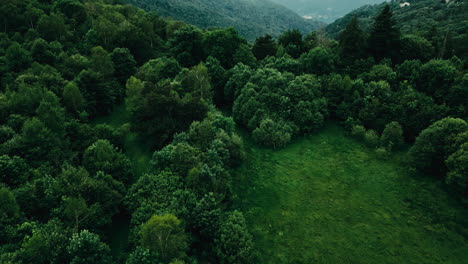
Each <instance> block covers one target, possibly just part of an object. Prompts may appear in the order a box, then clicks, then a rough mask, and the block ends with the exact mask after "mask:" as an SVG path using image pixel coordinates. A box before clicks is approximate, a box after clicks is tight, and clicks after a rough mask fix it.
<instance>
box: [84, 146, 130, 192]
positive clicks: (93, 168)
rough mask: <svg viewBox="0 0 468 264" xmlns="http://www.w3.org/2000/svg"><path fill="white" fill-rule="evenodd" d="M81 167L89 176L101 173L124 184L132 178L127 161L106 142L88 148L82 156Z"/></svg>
mask: <svg viewBox="0 0 468 264" xmlns="http://www.w3.org/2000/svg"><path fill="white" fill-rule="evenodd" d="M83 165H84V167H85V168H86V169H87V170H88V171H89V172H90V173H91V174H94V173H96V172H98V171H102V172H104V173H106V174H109V175H111V176H112V177H113V178H115V179H116V180H119V181H122V182H125V183H128V182H130V181H131V179H132V177H133V174H132V170H131V165H130V161H129V159H128V158H127V157H126V156H125V155H124V154H122V153H121V152H120V151H118V150H117V149H116V148H115V147H114V146H113V145H112V144H111V143H110V142H109V141H108V140H98V141H96V142H95V143H94V144H93V145H91V146H90V147H88V148H87V149H86V150H85V152H84V154H83Z"/></svg>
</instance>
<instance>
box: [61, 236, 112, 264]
mask: <svg viewBox="0 0 468 264" xmlns="http://www.w3.org/2000/svg"><path fill="white" fill-rule="evenodd" d="M67 251H68V254H69V255H70V260H71V261H70V264H107V263H112V258H111V256H110V249H109V246H108V245H106V244H105V243H103V242H101V239H100V238H99V236H98V235H97V234H94V233H91V232H89V231H88V230H83V231H81V232H80V233H75V234H73V236H72V238H71V240H70V245H68V246H67Z"/></svg>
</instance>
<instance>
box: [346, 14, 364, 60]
mask: <svg viewBox="0 0 468 264" xmlns="http://www.w3.org/2000/svg"><path fill="white" fill-rule="evenodd" d="M339 47H340V56H341V58H342V59H343V60H344V61H345V63H347V64H349V63H350V62H352V61H353V60H356V59H359V58H362V57H363V56H364V51H365V49H366V39H365V36H364V32H363V31H362V30H361V28H360V27H359V21H358V19H357V17H353V19H351V22H349V24H348V25H347V26H346V29H345V30H344V31H343V33H341V35H340V42H339Z"/></svg>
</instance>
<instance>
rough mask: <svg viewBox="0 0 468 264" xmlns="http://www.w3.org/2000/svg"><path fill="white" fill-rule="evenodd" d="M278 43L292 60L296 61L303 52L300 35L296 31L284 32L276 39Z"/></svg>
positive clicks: (302, 41)
mask: <svg viewBox="0 0 468 264" xmlns="http://www.w3.org/2000/svg"><path fill="white" fill-rule="evenodd" d="M278 43H279V44H280V45H281V46H283V48H284V49H285V51H286V52H287V53H288V54H289V55H290V56H291V57H293V58H295V59H297V58H299V57H300V56H301V54H302V53H303V52H304V51H305V47H304V40H303V36H302V33H301V32H300V31H299V30H297V29H292V30H288V31H286V32H284V33H283V34H281V35H280V36H279V37H278Z"/></svg>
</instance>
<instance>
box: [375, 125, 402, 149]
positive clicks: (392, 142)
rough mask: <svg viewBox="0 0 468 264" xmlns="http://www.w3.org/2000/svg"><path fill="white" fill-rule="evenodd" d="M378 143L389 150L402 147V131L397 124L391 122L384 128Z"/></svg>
mask: <svg viewBox="0 0 468 264" xmlns="http://www.w3.org/2000/svg"><path fill="white" fill-rule="evenodd" d="M380 142H381V144H382V145H383V146H384V147H387V148H389V149H392V148H399V147H401V146H402V145H403V142H404V138H403V129H402V128H401V126H400V124H399V123H398V122H395V121H394V122H391V123H388V124H387V125H386V126H385V129H384V131H383V132H382V136H381V137H380Z"/></svg>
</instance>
